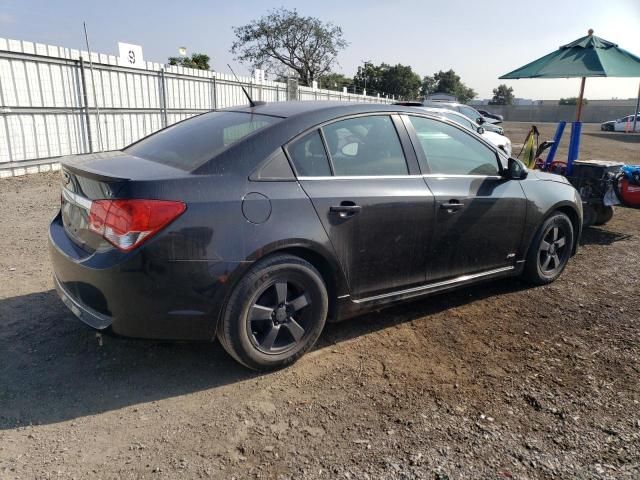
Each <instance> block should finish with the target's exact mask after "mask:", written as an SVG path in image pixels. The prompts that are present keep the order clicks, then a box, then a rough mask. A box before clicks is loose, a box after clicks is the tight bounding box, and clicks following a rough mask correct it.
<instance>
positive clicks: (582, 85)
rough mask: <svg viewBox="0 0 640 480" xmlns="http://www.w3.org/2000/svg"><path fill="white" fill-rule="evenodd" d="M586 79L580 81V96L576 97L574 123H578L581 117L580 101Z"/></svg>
mask: <svg viewBox="0 0 640 480" xmlns="http://www.w3.org/2000/svg"><path fill="white" fill-rule="evenodd" d="M586 80H587V79H586V78H585V77H582V81H581V82H580V96H579V97H578V108H577V109H576V122H579V121H580V117H581V116H582V101H583V98H584V84H585V81H586Z"/></svg>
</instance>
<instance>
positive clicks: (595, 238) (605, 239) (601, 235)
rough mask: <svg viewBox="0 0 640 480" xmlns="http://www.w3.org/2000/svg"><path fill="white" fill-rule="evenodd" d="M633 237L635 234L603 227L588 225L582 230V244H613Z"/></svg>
mask: <svg viewBox="0 0 640 480" xmlns="http://www.w3.org/2000/svg"><path fill="white" fill-rule="evenodd" d="M631 238H633V235H629V234H627V233H618V232H613V231H611V230H606V229H605V228H603V227H587V228H585V229H584V230H583V231H582V237H581V238H580V245H582V246H584V245H611V244H612V243H615V242H621V241H624V240H629V239H631Z"/></svg>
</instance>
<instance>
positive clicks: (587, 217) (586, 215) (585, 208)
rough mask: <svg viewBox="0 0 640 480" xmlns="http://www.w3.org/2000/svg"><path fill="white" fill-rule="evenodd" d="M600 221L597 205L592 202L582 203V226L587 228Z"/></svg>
mask: <svg viewBox="0 0 640 480" xmlns="http://www.w3.org/2000/svg"><path fill="white" fill-rule="evenodd" d="M597 221H598V212H597V211H596V207H595V206H594V205H592V204H590V203H583V204H582V227H583V228H587V227H591V226H592V225H595V224H596V222H597Z"/></svg>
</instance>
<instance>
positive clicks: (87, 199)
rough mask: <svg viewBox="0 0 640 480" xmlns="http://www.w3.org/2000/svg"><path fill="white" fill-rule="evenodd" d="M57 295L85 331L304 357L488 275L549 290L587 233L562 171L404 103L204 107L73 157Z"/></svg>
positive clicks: (245, 359)
mask: <svg viewBox="0 0 640 480" xmlns="http://www.w3.org/2000/svg"><path fill="white" fill-rule="evenodd" d="M62 164H63V168H62V173H63V175H62V195H61V208H60V212H59V214H58V215H57V216H56V217H55V219H54V220H53V221H52V223H51V225H50V229H49V245H50V255H51V259H52V262H53V269H54V273H55V278H54V281H55V285H56V288H57V290H58V292H59V294H60V296H61V298H62V300H63V301H64V302H65V304H66V305H67V306H68V307H69V308H70V309H71V311H72V312H73V313H74V314H75V315H76V316H77V317H79V318H80V320H82V321H83V322H85V323H87V324H88V325H90V326H92V327H94V328H96V329H98V330H104V331H110V332H113V333H115V334H119V335H125V336H134V337H146V338H162V339H183V340H184V339H193V340H196V339H206V340H213V339H215V338H218V339H219V340H220V342H221V343H222V345H223V346H224V348H225V349H226V350H227V351H228V352H229V353H230V354H231V355H232V356H233V357H234V358H235V359H237V360H238V361H239V362H241V363H243V364H244V365H246V366H248V367H250V368H254V369H263V370H265V369H273V368H279V367H283V366H285V365H288V364H290V363H291V362H293V361H295V360H296V359H297V358H299V357H300V356H301V355H303V354H304V353H305V352H306V351H308V350H309V349H310V348H311V347H312V346H313V344H314V343H315V342H316V340H317V339H318V336H319V335H320V333H321V332H322V329H323V327H324V325H325V322H326V321H337V320H341V319H345V318H347V317H351V316H354V315H357V314H360V313H363V312H366V311H368V310H372V309H378V308H380V307H382V306H385V305H389V304H391V303H394V302H398V301H401V300H407V299H410V298H417V297H422V296H425V295H429V294H433V293H436V292H442V291H445V290H451V289H453V288H459V287H463V286H467V285H469V284H473V283H477V282H480V281H485V280H489V279H494V278H499V277H507V276H522V277H524V278H525V279H526V280H528V281H530V282H532V283H534V284H544V283H548V282H551V281H553V280H555V279H556V278H557V277H558V276H559V275H560V274H561V272H562V271H563V269H564V268H565V265H566V264H567V261H568V259H569V257H570V256H571V255H572V254H573V253H574V252H575V250H576V248H577V245H578V238H579V236H580V232H581V228H582V207H581V203H580V197H579V195H578V194H577V192H576V190H575V189H574V188H573V187H572V186H571V185H570V184H569V183H568V182H567V181H566V179H564V177H561V176H556V175H552V174H547V173H540V172H536V171H529V170H527V169H526V168H525V167H524V166H523V165H522V164H521V163H520V162H519V161H517V160H514V159H509V158H507V157H506V156H505V155H504V153H503V152H502V151H500V150H499V149H496V147H495V146H493V145H491V144H489V143H487V142H486V141H484V140H483V139H482V137H480V136H478V135H477V134H475V133H474V132H471V131H469V130H468V129H465V128H462V127H460V126H459V125H457V124H455V123H452V122H450V121H448V120H444V119H443V118H441V117H436V116H433V115H430V114H429V113H428V112H421V111H418V110H416V109H414V108H410V107H404V106H399V105H393V106H391V105H375V104H364V105H363V104H349V103H337V102H335V103H334V102H289V103H275V104H267V105H258V106H254V107H252V108H250V107H246V108H241V107H238V108H234V109H228V110H223V111H215V112H210V113H205V114H202V115H199V116H197V117H194V118H191V119H188V120H185V121H183V122H180V123H178V124H175V125H173V126H171V127H168V128H166V129H164V130H162V131H160V132H157V133H155V134H153V135H150V136H149V137H146V138H144V139H142V140H140V141H138V142H137V143H134V144H133V145H131V146H129V147H127V148H125V149H123V150H122V151H117V152H108V153H101V154H91V155H80V156H75V157H67V158H65V159H63V162H62Z"/></svg>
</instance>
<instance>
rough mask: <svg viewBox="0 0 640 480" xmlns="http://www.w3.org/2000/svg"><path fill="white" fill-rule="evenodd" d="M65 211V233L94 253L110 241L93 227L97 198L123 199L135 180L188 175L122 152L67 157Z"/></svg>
mask: <svg viewBox="0 0 640 480" xmlns="http://www.w3.org/2000/svg"><path fill="white" fill-rule="evenodd" d="M61 164H62V180H61V182H62V185H61V186H62V192H61V198H60V202H61V207H60V210H61V214H62V222H63V225H64V229H65V232H66V233H67V235H68V236H69V238H71V239H72V240H73V241H74V243H76V244H77V245H78V246H79V247H81V248H82V249H83V250H85V251H86V252H87V254H91V253H93V252H95V251H96V250H101V249H109V248H111V246H110V244H109V243H108V242H106V241H105V240H104V238H102V237H101V236H100V235H97V234H95V233H94V232H92V231H91V230H90V229H89V215H90V212H91V204H92V201H93V200H102V199H107V200H108V199H115V198H120V196H119V195H120V192H126V191H130V188H124V187H126V186H131V183H133V182H138V181H149V180H159V179H166V178H173V177H176V176H184V175H185V172H184V171H181V170H178V169H176V168H173V167H170V166H166V165H162V164H159V163H155V162H151V161H149V160H145V159H142V158H140V157H135V156H132V155H128V154H126V153H123V152H120V151H114V152H103V153H92V154H86V155H74V156H69V157H64V158H63V159H62V160H61Z"/></svg>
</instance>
